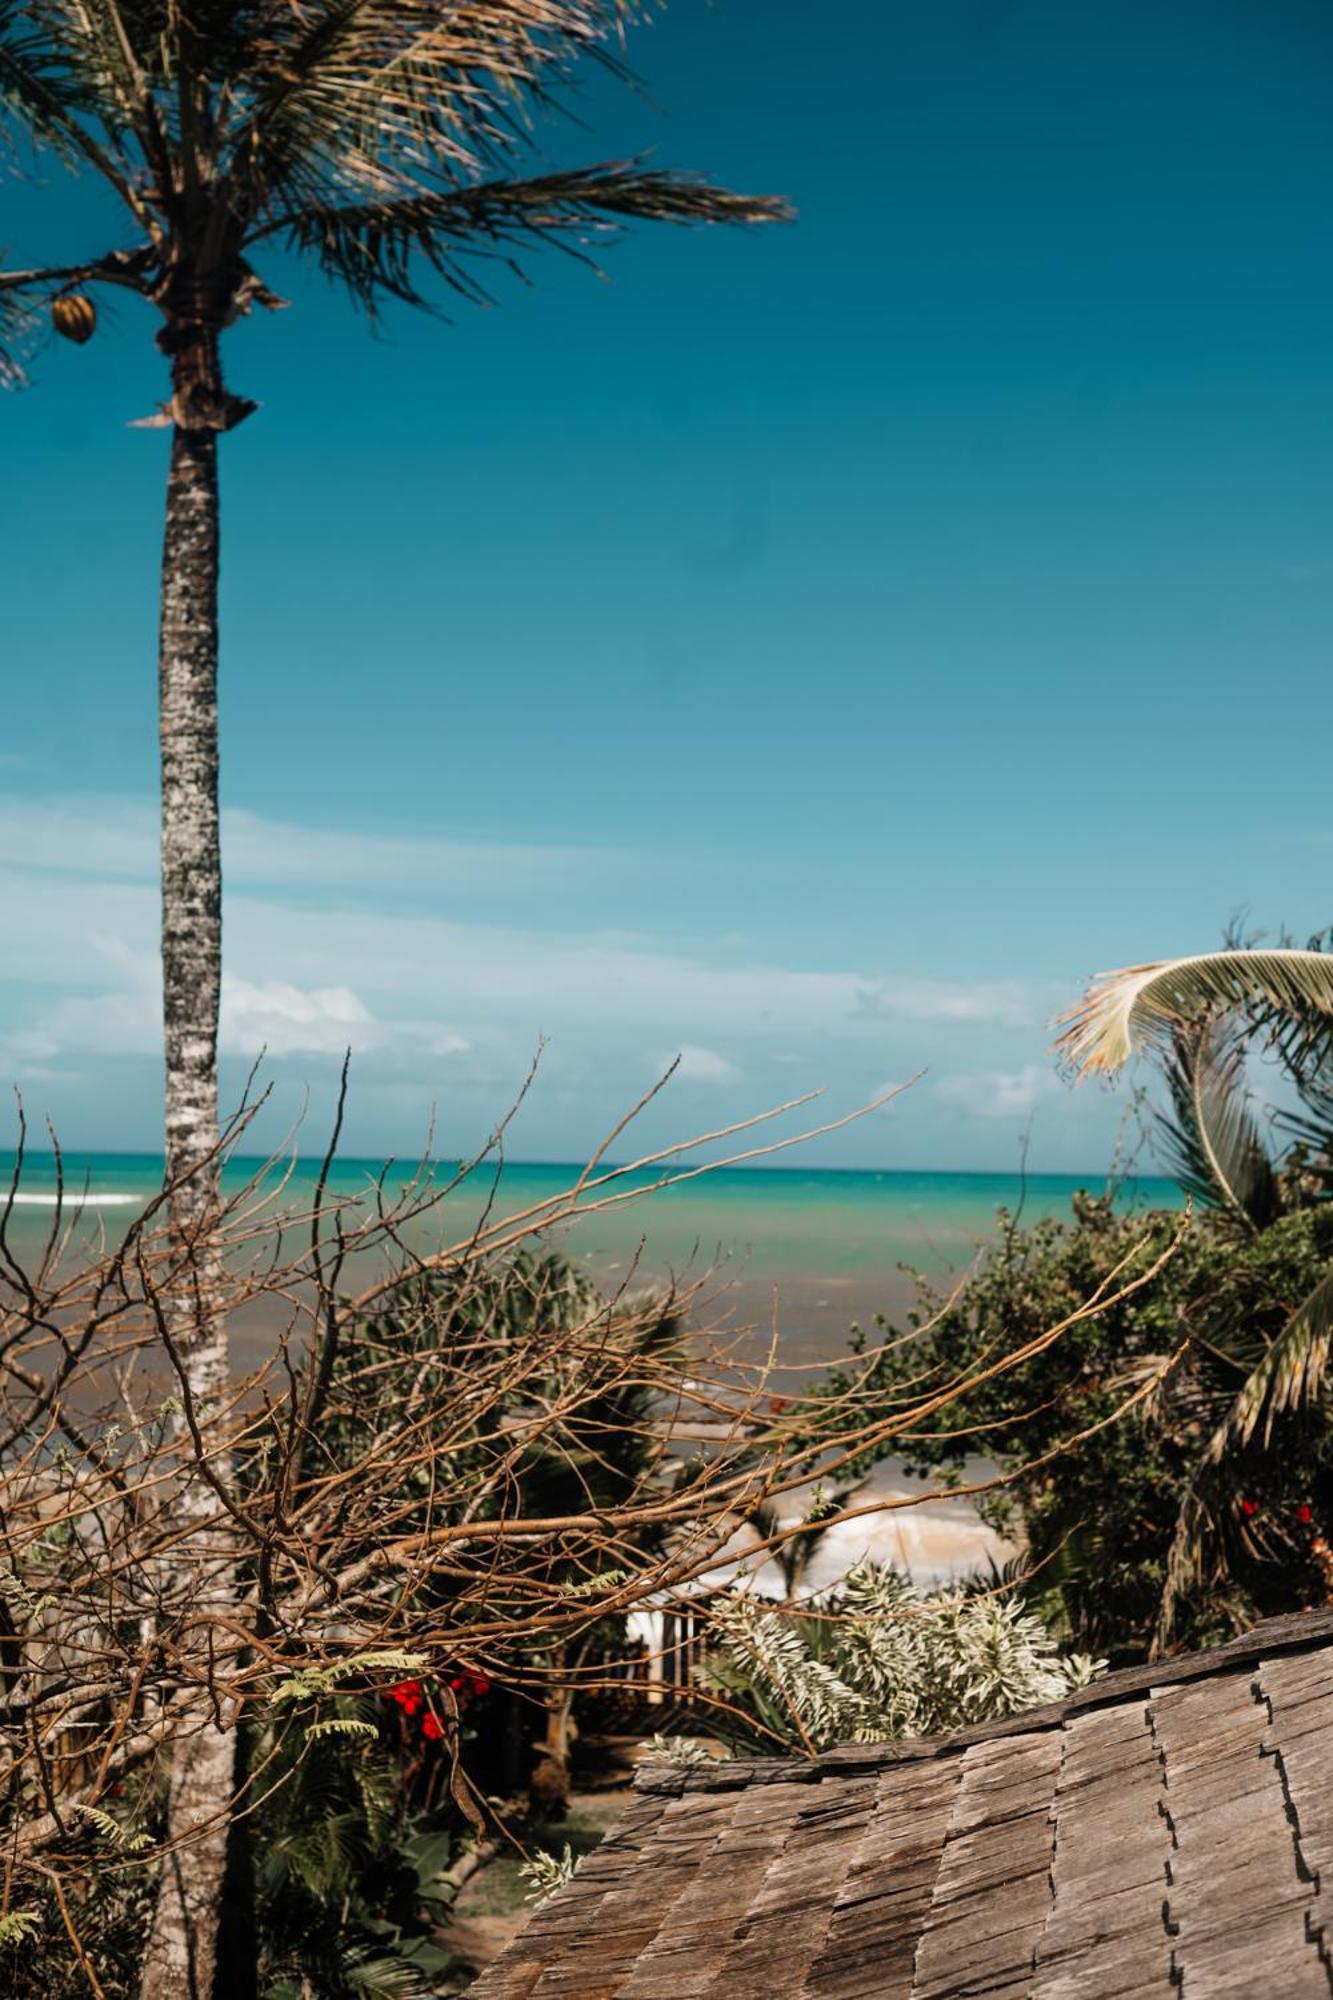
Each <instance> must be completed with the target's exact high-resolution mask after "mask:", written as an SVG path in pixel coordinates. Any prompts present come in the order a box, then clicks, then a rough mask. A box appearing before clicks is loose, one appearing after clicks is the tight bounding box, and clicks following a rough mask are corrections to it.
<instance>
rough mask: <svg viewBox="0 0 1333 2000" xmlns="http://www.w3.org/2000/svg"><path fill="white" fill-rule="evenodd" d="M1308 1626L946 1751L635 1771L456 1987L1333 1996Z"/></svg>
mask: <svg viewBox="0 0 1333 2000" xmlns="http://www.w3.org/2000/svg"><path fill="white" fill-rule="evenodd" d="M1331 1956H1333V1613H1327V1612H1311V1613H1307V1614H1304V1615H1302V1616H1300V1617H1293V1618H1286V1619H1274V1620H1270V1621H1269V1622H1268V1623H1267V1624H1266V1625H1261V1626H1259V1627H1257V1628H1256V1630H1255V1631H1253V1632H1250V1633H1247V1634H1246V1635H1245V1636H1244V1637H1243V1638H1241V1639H1239V1640H1235V1641H1233V1642H1232V1643H1230V1644H1229V1645H1227V1646H1223V1647H1219V1648H1218V1649H1217V1650H1216V1651H1215V1652H1209V1653H1201V1654H1192V1655H1189V1656H1188V1657H1185V1658H1182V1659H1177V1660H1170V1661H1165V1662H1161V1663H1159V1664H1158V1665H1156V1666H1153V1667H1146V1668H1134V1669H1131V1670H1130V1671H1128V1672H1125V1673H1119V1674H1115V1675H1112V1676H1109V1677H1108V1678H1107V1679H1105V1680H1103V1681H1100V1682H1098V1683H1096V1684H1095V1685H1094V1686H1092V1687H1090V1688H1087V1689H1084V1690H1083V1691H1082V1692H1081V1693H1079V1694H1077V1695H1073V1696H1071V1697H1070V1698H1069V1699H1068V1700H1066V1701H1063V1702H1060V1703H1058V1704H1056V1705H1055V1706H1053V1707H1050V1708H1044V1709H1035V1710H1030V1711H1029V1712H1028V1713H1026V1714H1024V1715H1019V1716H1013V1717H1010V1718H1009V1719H1008V1720H1007V1721H1005V1722H1002V1723H994V1724H989V1725H984V1726H981V1727H979V1728H976V1729H972V1730H968V1731H965V1732H964V1733H963V1734H961V1735H958V1736H952V1737H947V1738H939V1739H933V1740H926V1741H918V1742H903V1743H891V1744H882V1745H867V1744H853V1745H849V1746H847V1747H845V1748H843V1749H840V1750H835V1751H831V1752H829V1753H828V1754H826V1755H825V1756H823V1757H820V1758H819V1759H817V1760H816V1761H815V1762H813V1763H807V1762H804V1761H795V1760H791V1759H785V1758H784V1759H773V1760H737V1761H735V1762H732V1763H725V1764H720V1765H713V1766H706V1767H704V1768H703V1769H701V1770H699V1769H693V1768H691V1769H688V1770H682V1769H680V1768H679V1767H673V1766H667V1767H660V1766H659V1767H655V1768H653V1769H651V1770H649V1771H647V1772H645V1773H643V1774H642V1775H641V1777H640V1779H639V1782H638V1785H637V1788H636V1793H635V1796H634V1798H633V1800H632V1802H631V1803H630V1805H629V1807H628V1809H627V1810H626V1812H625V1814H624V1817H623V1818H622V1820H621V1821H620V1823H619V1825H618V1827H617V1828H616V1829H615V1831H614V1832H613V1833H612V1834H611V1835H610V1837H609V1838H608V1839H607V1840H606V1841H605V1842H604V1844H603V1845H602V1846H601V1847H600V1848H599V1849H598V1850H597V1851H596V1853H594V1854H592V1855H590V1856H589V1857H588V1859H587V1860H585V1861H584V1863H583V1864H582V1866H581V1868H580V1869H579V1871H578V1873H577V1875H576V1876H575V1877H574V1879H573V1881H572V1882H570V1883H569V1884H568V1886H567V1887H566V1888H564V1889H562V1890H561V1891H560V1892H559V1893H558V1894H557V1895H556V1896H554V1897H553V1898H552V1899H551V1900H550V1902H549V1903H547V1904H546V1905H545V1906H544V1907H543V1908H542V1909H540V1910H539V1911H537V1912H536V1914H535V1915H534V1916H533V1917H532V1919H531V1920H530V1922H529V1923H528V1925H527V1926H526V1928H525V1929H524V1930H523V1931H522V1932H521V1933H520V1935H519V1936H518V1938H517V1939H516V1940H515V1942H514V1943H513V1944H512V1945H511V1946H510V1947H509V1949H508V1950H507V1951H506V1952H505V1953H504V1955H503V1956H502V1957H501V1958H500V1959H498V1960H497V1961H496V1963H495V1964H494V1965H493V1966H492V1967H491V1968H490V1970H489V1971H488V1972H486V1973H485V1974H483V1976H482V1977H481V1979H479V1980H478V1981H477V1982H476V1983H475V1985H474V1986H473V1987H472V1988H471V1993H472V1996H473V2000H557V1996H561V2000H1116V1996H1129V1995H1134V1996H1136V2000H1138V1996H1153V1995H1161V1996H1162V2000H1170V1996H1178V1995H1183V1996H1184V2000H1211V1996H1213V1995H1222V1994H1227V1995H1235V1996H1248V1995H1267V1996H1274V2000H1277V1996H1281V2000H1306V1996H1307V1995H1308V1996H1311V2000H1313V1996H1316V1995H1318V1996H1319V2000H1328V1996H1329V1995H1330V1993H1333V1972H1331V1971H1330V1958H1331Z"/></svg>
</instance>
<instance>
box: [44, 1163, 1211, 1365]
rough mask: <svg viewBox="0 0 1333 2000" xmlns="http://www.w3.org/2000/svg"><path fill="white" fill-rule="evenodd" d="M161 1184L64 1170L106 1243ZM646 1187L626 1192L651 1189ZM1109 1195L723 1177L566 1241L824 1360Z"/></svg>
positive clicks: (502, 1192)
mask: <svg viewBox="0 0 1333 2000" xmlns="http://www.w3.org/2000/svg"><path fill="white" fill-rule="evenodd" d="M11 1164H12V1161H11ZM262 1167H263V1162H261V1161H257V1160H254V1161H243V1160H236V1161H232V1162H231V1163H229V1165H228V1169H227V1174H226V1182H227V1185H228V1187H229V1188H231V1189H233V1190H239V1189H240V1188H241V1187H243V1186H244V1185H245V1183H246V1181H247V1180H248V1179H249V1178H250V1177H251V1176H252V1175H254V1174H255V1173H257V1172H259V1171H261V1169H262ZM381 1171H382V1163H381V1162H379V1161H372V1160H343V1161H340V1162H339V1163H338V1164H337V1166H336V1167H335V1169H334V1173H333V1176H332V1183H331V1185H332V1189H333V1191H334V1192H335V1193H337V1194H338V1195H341V1196H357V1195H359V1194H361V1193H363V1192H365V1191H366V1190H368V1189H369V1188H370V1187H371V1186H372V1185H373V1183H374V1181H375V1179H376V1177H377V1176H378V1175H379V1173H380V1172H381ZM407 1171H408V1170H402V1171H391V1172H390V1174H389V1186H390V1188H391V1189H392V1187H393V1186H395V1185H401V1184H402V1182H403V1181H404V1180H405V1179H406V1178H407ZM578 1171H579V1169H578V1168H577V1167H576V1166H569V1165H565V1166H534V1165H512V1166H506V1167H505V1169H504V1171H503V1173H502V1175H501V1176H500V1179H499V1183H498V1187H496V1188H495V1201H494V1209H493V1213H494V1215H496V1216H504V1215H510V1214H515V1213H517V1212H519V1211H521V1210H524V1209H527V1208H529V1207H531V1206H532V1205H533V1204H535V1203H537V1202H541V1201H544V1200H547V1199H549V1198H550V1197H552V1196H554V1195H558V1194H559V1193H560V1192H561V1191H562V1190H563V1189H566V1188H568V1187H569V1186H570V1185H571V1184H572V1182H573V1180H574V1179H575V1178H576V1177H577V1174H578ZM313 1173H314V1163H312V1162H301V1163H299V1165H298V1168H297V1171H296V1173H295V1175H294V1176H293V1179H292V1181H291V1183H290V1184H289V1187H288V1189H287V1191H286V1195H285V1197H284V1199H287V1200H290V1201H291V1202H292V1203H293V1204H296V1205H304V1203H305V1202H306V1201H307V1200H308V1198H309V1194H310V1190H311V1188H312V1186H313ZM161 1176H162V1162H161V1160H160V1158H155V1157H153V1156H150V1155H145V1154H116V1153H93V1154H78V1155H69V1156H67V1157H66V1160H65V1185H66V1189H67V1195H68V1198H69V1199H70V1200H71V1201H77V1202H82V1203H83V1204H84V1207H83V1216H82V1222H81V1227H83V1228H85V1229H88V1230H92V1229H98V1230H101V1231H102V1232H104V1233H105V1234H106V1235H107V1236H108V1237H114V1235H115V1234H116V1233H117V1231H118V1228H119V1227H123V1226H124V1224H125V1222H127V1221H128V1220H129V1219H131V1218H132V1217H133V1215H134V1214H135V1213H136V1212H137V1211H138V1210H139V1209H140V1208H142V1206H143V1205H144V1203H146V1202H147V1201H148V1200H149V1199H150V1198H151V1197H152V1195H153V1193H154V1192H155V1191H156V1190H157V1189H158V1188H159V1187H160V1185H161ZM647 1178H648V1177H647V1176H639V1177H638V1180H637V1182H634V1181H631V1182H629V1183H623V1184H622V1185H630V1186H638V1187H639V1188H642V1187H643V1186H644V1184H645V1182H646V1180H647ZM493 1185H494V1174H493V1172H492V1173H490V1174H488V1173H485V1172H483V1171H480V1170H479V1171H478V1172H477V1173H476V1175H475V1176H474V1177H473V1179H471V1180H470V1181H468V1182H467V1183H465V1184H464V1186H463V1187H462V1188H461V1189H458V1190H456V1191H455V1192H454V1193H452V1194H450V1195H449V1196H448V1197H447V1199H446V1200H445V1202H444V1204H443V1207H442V1209H441V1211H439V1212H438V1213H437V1214H436V1215H435V1216H434V1217H432V1218H430V1219H429V1220H423V1221H421V1222H418V1223H417V1224H416V1225H415V1227H414V1229H413V1231H412V1232H411V1234H412V1241H413V1248H414V1249H416V1250H418V1251H424V1250H428V1249H430V1248H432V1247H435V1245H436V1244H437V1243H441V1242H448V1241H458V1240H459V1239H460V1238H462V1237H465V1236H466V1235H467V1234H468V1233H469V1231H470V1229H471V1227H472V1225H473V1224H474V1222H475V1221H476V1219H477V1217H478V1215H479V1214H480V1212H481V1209H482V1207H483V1206H484V1204H485V1202H486V1200H487V1199H488V1197H489V1196H490V1194H491V1191H492V1187H493ZM1103 1185H1104V1179H1103V1177H1102V1176H1099V1175H1095V1174H1085V1175H1064V1174H1033V1175H1029V1176H1028V1178H1027V1181H1026V1183H1023V1182H1022V1181H1020V1179H1019V1177H1018V1176H1017V1175H1015V1174H967V1173H952V1174H950V1173H904V1172H865V1171H853V1170H846V1171H838V1170H832V1169H814V1168H785V1169H784V1168H773V1167H764V1168H726V1169H719V1170H718V1171H717V1172H715V1173H709V1174H706V1175H703V1176H701V1177H700V1178H698V1179H695V1180H691V1181H687V1182H686V1183H684V1184H683V1185H681V1186H677V1187H672V1188H661V1189H657V1190H655V1191H653V1192H651V1193H643V1194H642V1195H641V1196H640V1197H639V1198H636V1199H634V1200H632V1201H627V1202H625V1203H623V1204H622V1205H620V1206H618V1207H616V1208H615V1209H613V1210H611V1211H604V1212H602V1213H600V1214H590V1215H587V1216H586V1217H583V1218H581V1219H579V1220H578V1221H577V1222H574V1223H572V1224H569V1225H567V1226H566V1227H564V1228H563V1229H562V1230H561V1231H560V1234H559V1241H560V1243H561V1245H562V1247H564V1248H565V1249H567V1250H568V1251H569V1252H570V1253H571V1254H573V1255H574V1256H576V1257H578V1258H579V1259H580V1260H581V1261H583V1262H585V1263H586V1265H587V1267H588V1268H589V1270H590V1271H591V1272H592V1273H593V1274H594V1275H595V1276H597V1277H598V1278H599V1279H602V1280H603V1281H606V1282H609V1283H613V1284H614V1283H619V1282H624V1280H625V1279H626V1278H627V1277H628V1276H630V1275H632V1274H633V1275H641V1276H642V1277H643V1278H644V1279H645V1280H647V1279H659V1278H662V1277H665V1276H668V1275H674V1276H676V1277H684V1278H691V1277H704V1276H706V1278H707V1284H706V1292H707V1295H708V1297H709V1299H710V1301H713V1302H714V1305H715V1309H716V1310H717V1311H718V1312H725V1313H726V1314H728V1315H730V1316H732V1317H739V1319H741V1320H742V1321H744V1322H746V1323H751V1322H754V1323H759V1324H763V1325H768V1324H770V1323H771V1322H772V1320H773V1318H774V1315H775V1314H776V1316H777V1320H778V1324H779V1326H780V1328H781V1330H782V1332H783V1336H784V1348H787V1347H790V1349H791V1351H793V1352H795V1351H796V1349H797V1348H803V1347H805V1346H806V1345H807V1344H809V1345H810V1348H811V1351H812V1352H813V1351H815V1350H816V1349H818V1350H820V1351H827V1349H828V1345H829V1342H830V1340H835V1341H837V1342H838V1344H840V1336H841V1334H842V1333H843V1332H845V1329H846V1328H847V1326H849V1325H850V1323H851V1322H852V1321H853V1320H862V1321H864V1320H868V1319H869V1318H870V1317H872V1316H873V1314H874V1313H876V1312H886V1313H890V1314H897V1313H901V1311H902V1310H903V1308H904V1307H905V1306H906V1304H908V1303H909V1302H910V1298H911V1295H912V1290H913V1287H912V1284H911V1281H910V1279H908V1278H906V1277H905V1276H904V1274H903V1273H902V1271H901V1269H900V1268H899V1267H900V1266H901V1265H903V1264H909V1265H912V1266H914V1267H917V1268H919V1269H921V1270H923V1271H925V1272H926V1273H927V1274H929V1275H930V1276H931V1277H935V1278H939V1277H944V1276H947V1275H948V1274H949V1273H951V1272H958V1271H962V1270H964V1269H965V1268H966V1267H967V1265H968V1264H969V1262H970V1261H971V1259H972V1258H973V1256H974V1255H975V1254H976V1251H977V1249H978V1247H979V1246H980V1245H983V1244H985V1243H987V1242H989V1241H993V1240H994V1238H995V1234H996V1211H997V1209H999V1208H1001V1207H1006V1208H1008V1209H1010V1210H1013V1209H1015V1208H1017V1207H1018V1205H1019V1203H1020V1201H1021V1202H1022V1204H1023V1217H1024V1220H1027V1221H1035V1220H1036V1219H1037V1218H1038V1217H1040V1216H1049V1215H1068V1213H1069V1204H1070V1199H1071V1197H1072V1196H1073V1194H1074V1193H1075V1191H1076V1190H1077V1189H1079V1188H1090V1189H1094V1190H1096V1189H1100V1188H1101V1187H1102V1186H1103ZM54 1191H55V1172H54V1162H53V1160H52V1158H51V1156H50V1155H31V1156H30V1158H29V1161H28V1163H27V1165H26V1166H25V1171H24V1176H23V1183H22V1189H21V1194H20V1205H19V1207H18V1209H17V1211H16V1236H17V1238H18V1239H19V1240H20V1241H21V1239H22V1238H23V1237H27V1238H28V1239H29V1240H30V1241H35V1240H36V1238H37V1237H38V1235H39V1234H40V1233H41V1232H42V1231H43V1230H44V1229H45V1228H46V1227H48V1226H49V1223H50V1220H51V1210H52V1203H53V1200H54ZM1119 1199H1120V1200H1121V1202H1122V1203H1124V1204H1125V1205H1137V1206H1152V1207H1172V1208H1174V1207H1179V1206H1181V1196H1180V1193H1179V1190H1178V1189H1177V1187H1176V1186H1175V1183H1174V1182H1172V1181H1167V1180H1159V1179H1147V1178H1140V1179H1137V1180H1134V1181H1128V1182H1126V1183H1124V1185H1123V1187H1122V1188H1121V1190H1120V1193H1119Z"/></svg>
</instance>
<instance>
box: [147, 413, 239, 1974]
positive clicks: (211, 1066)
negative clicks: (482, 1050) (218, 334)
mask: <svg viewBox="0 0 1333 2000" xmlns="http://www.w3.org/2000/svg"><path fill="white" fill-rule="evenodd" d="M217 659H218V483H217V432H216V430H214V429H204V428H194V427H188V428H187V427H184V426H181V425H179V424H178V425H177V426H176V428H175V429H174V431H173V435H172V446H171V470H170V475H169V478H168V483H167V518H166V535H165V540H164V545H163V553H162V618H161V645H160V656H159V663H160V689H159V692H160V726H161V744H162V999H163V1014H164V1024H165V1030H166V1171H167V1181H168V1185H169V1187H170V1189H171V1198H170V1221H171V1229H172V1238H173V1253H174V1255H173V1266H174V1272H175V1275H174V1278H173V1282H172V1283H171V1284H170V1286H169V1287H168V1291H167V1296H166V1297H165V1299H164V1300H163V1308H164V1316H165V1322H166V1329H167V1333H168V1335H169V1337H170V1341H171V1345H172V1348H173V1349H174V1354H175V1358H176V1361H177V1365H178V1367H179V1369H180V1373H181V1375H182V1377H183V1382H182V1394H183V1395H185V1396H188V1398H189V1400H190V1401H191V1402H192V1404H193V1409H194V1414H195V1415H196V1417H197V1419H198V1420H199V1422H200V1424H201V1425H206V1423H207V1419H208V1416H209V1413H210V1410H212V1409H215V1408H216V1407H217V1405H218V1403H219V1401H220V1399H221V1396H222V1392H223V1390H224V1388H225V1384H226V1381H227V1377H228V1354H227V1329H226V1322H225V1318H224V1315H223V1311H222V1302H221V1283H220V1279H221V1267H220V1258H219V1249H218V1243H217V1223H218V1211H219V1205H220V1204H219V1191H218V1158H217V1146H218V1079H217V1039H218V1010H219V1003H220V997H221V982H222V864H221V852H220V845H219V839H218V700H217ZM209 1464H210V1467H211V1469H212V1471H213V1473H214V1474H215V1475H217V1476H219V1477H220V1478H222V1479H224V1480H225V1479H226V1478H227V1476H228V1473H229V1466H228V1465H227V1463H226V1461H225V1458H224V1457H222V1456H219V1455H216V1454H214V1455H212V1456H211V1457H210V1459H209ZM172 1506H173V1508H174V1509H175V1511H176V1514H177V1519H178V1520H181V1519H184V1520H185V1521H186V1522H188V1521H189V1520H190V1519H191V1517H193V1519H194V1520H196V1521H197V1523H198V1530H197V1532H196V1534H194V1535H193V1536H191V1537H190V1538H189V1539H188V1540H187V1541H185V1542H183V1543H182V1544H181V1547H182V1549H183V1551H184V1561H183V1562H182V1564H181V1568H180V1573H179V1576H178V1577H177V1578H176V1579H174V1589H173V1585H172V1582H171V1581H169V1583H168V1593H169V1595H170V1597H171V1599H172V1603H171V1611H170V1615H171V1616H172V1617H173V1619H174V1620H175V1621H176V1623H175V1627H174V1631H173V1639H174V1642H175V1645H176V1647H177V1648H178V1649H179V1651H181V1652H183V1653H184V1654H185V1655H186V1657H187V1659H193V1660H195V1661H199V1660H201V1659H206V1658H208V1657H209V1656H210V1648H209V1643H208V1641H209V1633H208V1626H209V1624H210V1621H212V1620H213V1619H215V1618H216V1617H217V1615H218V1614H219V1613H220V1612H223V1611H225V1609H226V1608H227V1606H228V1605H229V1604H230V1602H231V1600H232V1597H233V1595H234V1580H235V1559H234V1551H233V1546H232V1541H231V1536H230V1534H229V1533H228V1531H227V1529H226V1527H225V1525H224V1526H221V1527H220V1526H219V1525H218V1520H217V1515H218V1503H217V1498H216V1495H215V1494H214V1493H213V1492H212V1490H211V1489H210V1487H209V1486H208V1485H207V1484H206V1483H205V1481H204V1480H202V1479H201V1478H200V1477H199V1476H198V1475H197V1473H196V1474H195V1475H194V1476H191V1475H190V1473H189V1471H188V1469H187V1471H186V1474H185V1476H184V1478H183V1481H182V1485H181V1488H180V1490H179V1491H178V1492H177V1493H175V1494H174V1495H173V1498H172ZM179 1706H180V1727H179V1729H178V1731H177V1732H176V1736H175V1747H174V1753H173V1758H172V1771H171V1784H170V1792H169V1795H168V1807H167V1838H168V1842H169V1844H170V1851H169V1854H168V1859H167V1862H166V1865H165V1867H164V1869H163V1873H162V1879H161V1884H160V1887H159V1891H158V1900H157V1906H156V1910H155V1912H154V1918H153V1924H152V1928H151V1931H150V1934H149V1939H148V1945H147V1950H146V1953H145V1957H144V1963H143V1969H142V1973H141V1985H140V1993H141V2000H186V1996H188V2000H210V1995H211V1994H212V1990H213V1972H214V1965H215V1960H216V1950H217V1927H218V1917H219V1911H220V1906H221V1898H222V1886H223V1874H224V1869H225V1863H226V1851H227V1831H228V1816H229V1806H230V1803H231V1799H232V1793H233V1786H234V1775H235V1754H236V1753H235V1730H234V1728H232V1727H231V1726H230V1723H231V1720H232V1718H230V1717H229V1716H228V1715H226V1713H225V1711H224V1710H223V1709H222V1708H221V1707H220V1706H219V1704H218V1703H217V1702H216V1701H215V1700H214V1699H213V1697H212V1691H211V1690H210V1689H209V1688H208V1686H207V1685H206V1683H201V1684H195V1685H192V1686H190V1687H188V1688H187V1689H186V1690H185V1691H184V1692H183V1693H182V1695H181V1696H180V1697H179ZM220 1725H221V1726H220Z"/></svg>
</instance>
